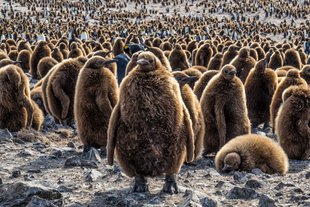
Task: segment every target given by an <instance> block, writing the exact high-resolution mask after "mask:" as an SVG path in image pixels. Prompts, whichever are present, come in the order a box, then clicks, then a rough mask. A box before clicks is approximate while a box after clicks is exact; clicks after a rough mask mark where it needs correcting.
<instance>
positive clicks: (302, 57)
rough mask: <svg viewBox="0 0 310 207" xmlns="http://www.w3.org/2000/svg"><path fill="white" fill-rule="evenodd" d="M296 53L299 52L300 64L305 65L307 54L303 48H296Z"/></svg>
mask: <svg viewBox="0 0 310 207" xmlns="http://www.w3.org/2000/svg"><path fill="white" fill-rule="evenodd" d="M298 54H299V57H300V61H301V64H302V65H306V64H307V60H308V58H307V54H306V53H305V52H304V50H303V49H302V48H300V49H299V50H298Z"/></svg>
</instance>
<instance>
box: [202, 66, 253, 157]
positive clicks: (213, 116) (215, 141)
mask: <svg viewBox="0 0 310 207" xmlns="http://www.w3.org/2000/svg"><path fill="white" fill-rule="evenodd" d="M236 73H237V70H236V68H235V67H234V66H233V65H225V66H224V67H223V68H222V69H221V71H220V73H219V74H217V75H215V76H214V77H213V78H212V79H211V80H210V82H209V83H208V85H207V87H206V88H205V90H204V91H203V93H202V96H201V99H200V104H201V107H202V112H203V116H204V120H205V128H206V132H205V138H204V143H205V153H206V154H208V153H212V152H217V151H218V150H219V149H220V148H221V147H222V146H224V144H225V143H226V142H228V141H229V140H230V139H232V138H234V137H236V136H239V135H243V134H248V133H249V132H250V120H249V118H248V112H247V108H246V98H245V91H244V87H243V84H242V82H241V80H240V79H239V78H238V77H237V76H236Z"/></svg>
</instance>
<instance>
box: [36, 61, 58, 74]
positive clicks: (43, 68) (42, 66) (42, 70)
mask: <svg viewBox="0 0 310 207" xmlns="http://www.w3.org/2000/svg"><path fill="white" fill-rule="evenodd" d="M56 64H58V62H57V61H56V60H55V59H54V58H52V57H45V58H42V59H41V60H40V62H39V64H38V73H39V77H40V79H42V78H43V77H44V76H45V75H46V74H47V73H48V71H50V69H52V67H54V66H55V65H56Z"/></svg>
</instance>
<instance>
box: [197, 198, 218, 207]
mask: <svg viewBox="0 0 310 207" xmlns="http://www.w3.org/2000/svg"><path fill="white" fill-rule="evenodd" d="M201 205H202V206H203V207H216V206H217V201H216V200H213V199H212V198H209V197H205V198H203V199H201Z"/></svg>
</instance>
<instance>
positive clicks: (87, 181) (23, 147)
mask: <svg viewBox="0 0 310 207" xmlns="http://www.w3.org/2000/svg"><path fill="white" fill-rule="evenodd" d="M82 151H83V150H82V145H81V143H80V141H79V139H78V137H77V135H76V132H75V130H73V129H71V128H64V127H61V126H58V125H55V124H54V123H52V124H51V120H50V119H49V118H47V120H46V122H45V126H44V130H43V131H42V132H36V131H28V130H26V131H22V132H19V133H10V132H8V131H7V130H1V131H0V163H1V164H0V183H1V185H0V206H1V207H2V206H3V207H6V206H27V207H43V206H44V207H47V206H48V207H54V206H68V207H82V206H98V207H99V206H154V207H155V206H180V207H182V206H184V207H185V206H204V207H207V206H208V207H214V206H262V207H263V206H264V207H269V206H310V186H309V185H308V182H309V179H310V167H309V163H310V161H309V160H307V161H290V171H289V173H288V174H287V175H286V176H284V177H283V176H280V175H267V174H264V173H262V172H261V171H260V170H259V169H255V170H253V171H252V172H251V173H245V172H235V173H233V174H230V175H221V174H219V173H217V172H216V170H215V169H214V156H210V157H207V158H205V157H204V158H202V159H200V160H199V161H197V162H196V163H193V164H191V165H184V166H183V167H182V170H181V172H180V174H179V175H178V184H179V189H180V192H179V193H178V194H176V195H168V194H164V193H162V192H161V189H162V186H163V184H164V178H163V177H158V178H153V179H149V189H150V192H149V193H133V192H132V189H131V187H132V185H133V178H129V177H127V176H126V175H124V174H123V173H122V171H121V169H120V167H119V166H118V165H117V164H115V165H114V166H113V167H111V166H109V165H107V160H106V158H105V156H104V155H102V154H100V152H99V151H97V150H96V149H91V150H90V151H89V152H88V153H83V152H82Z"/></svg>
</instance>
